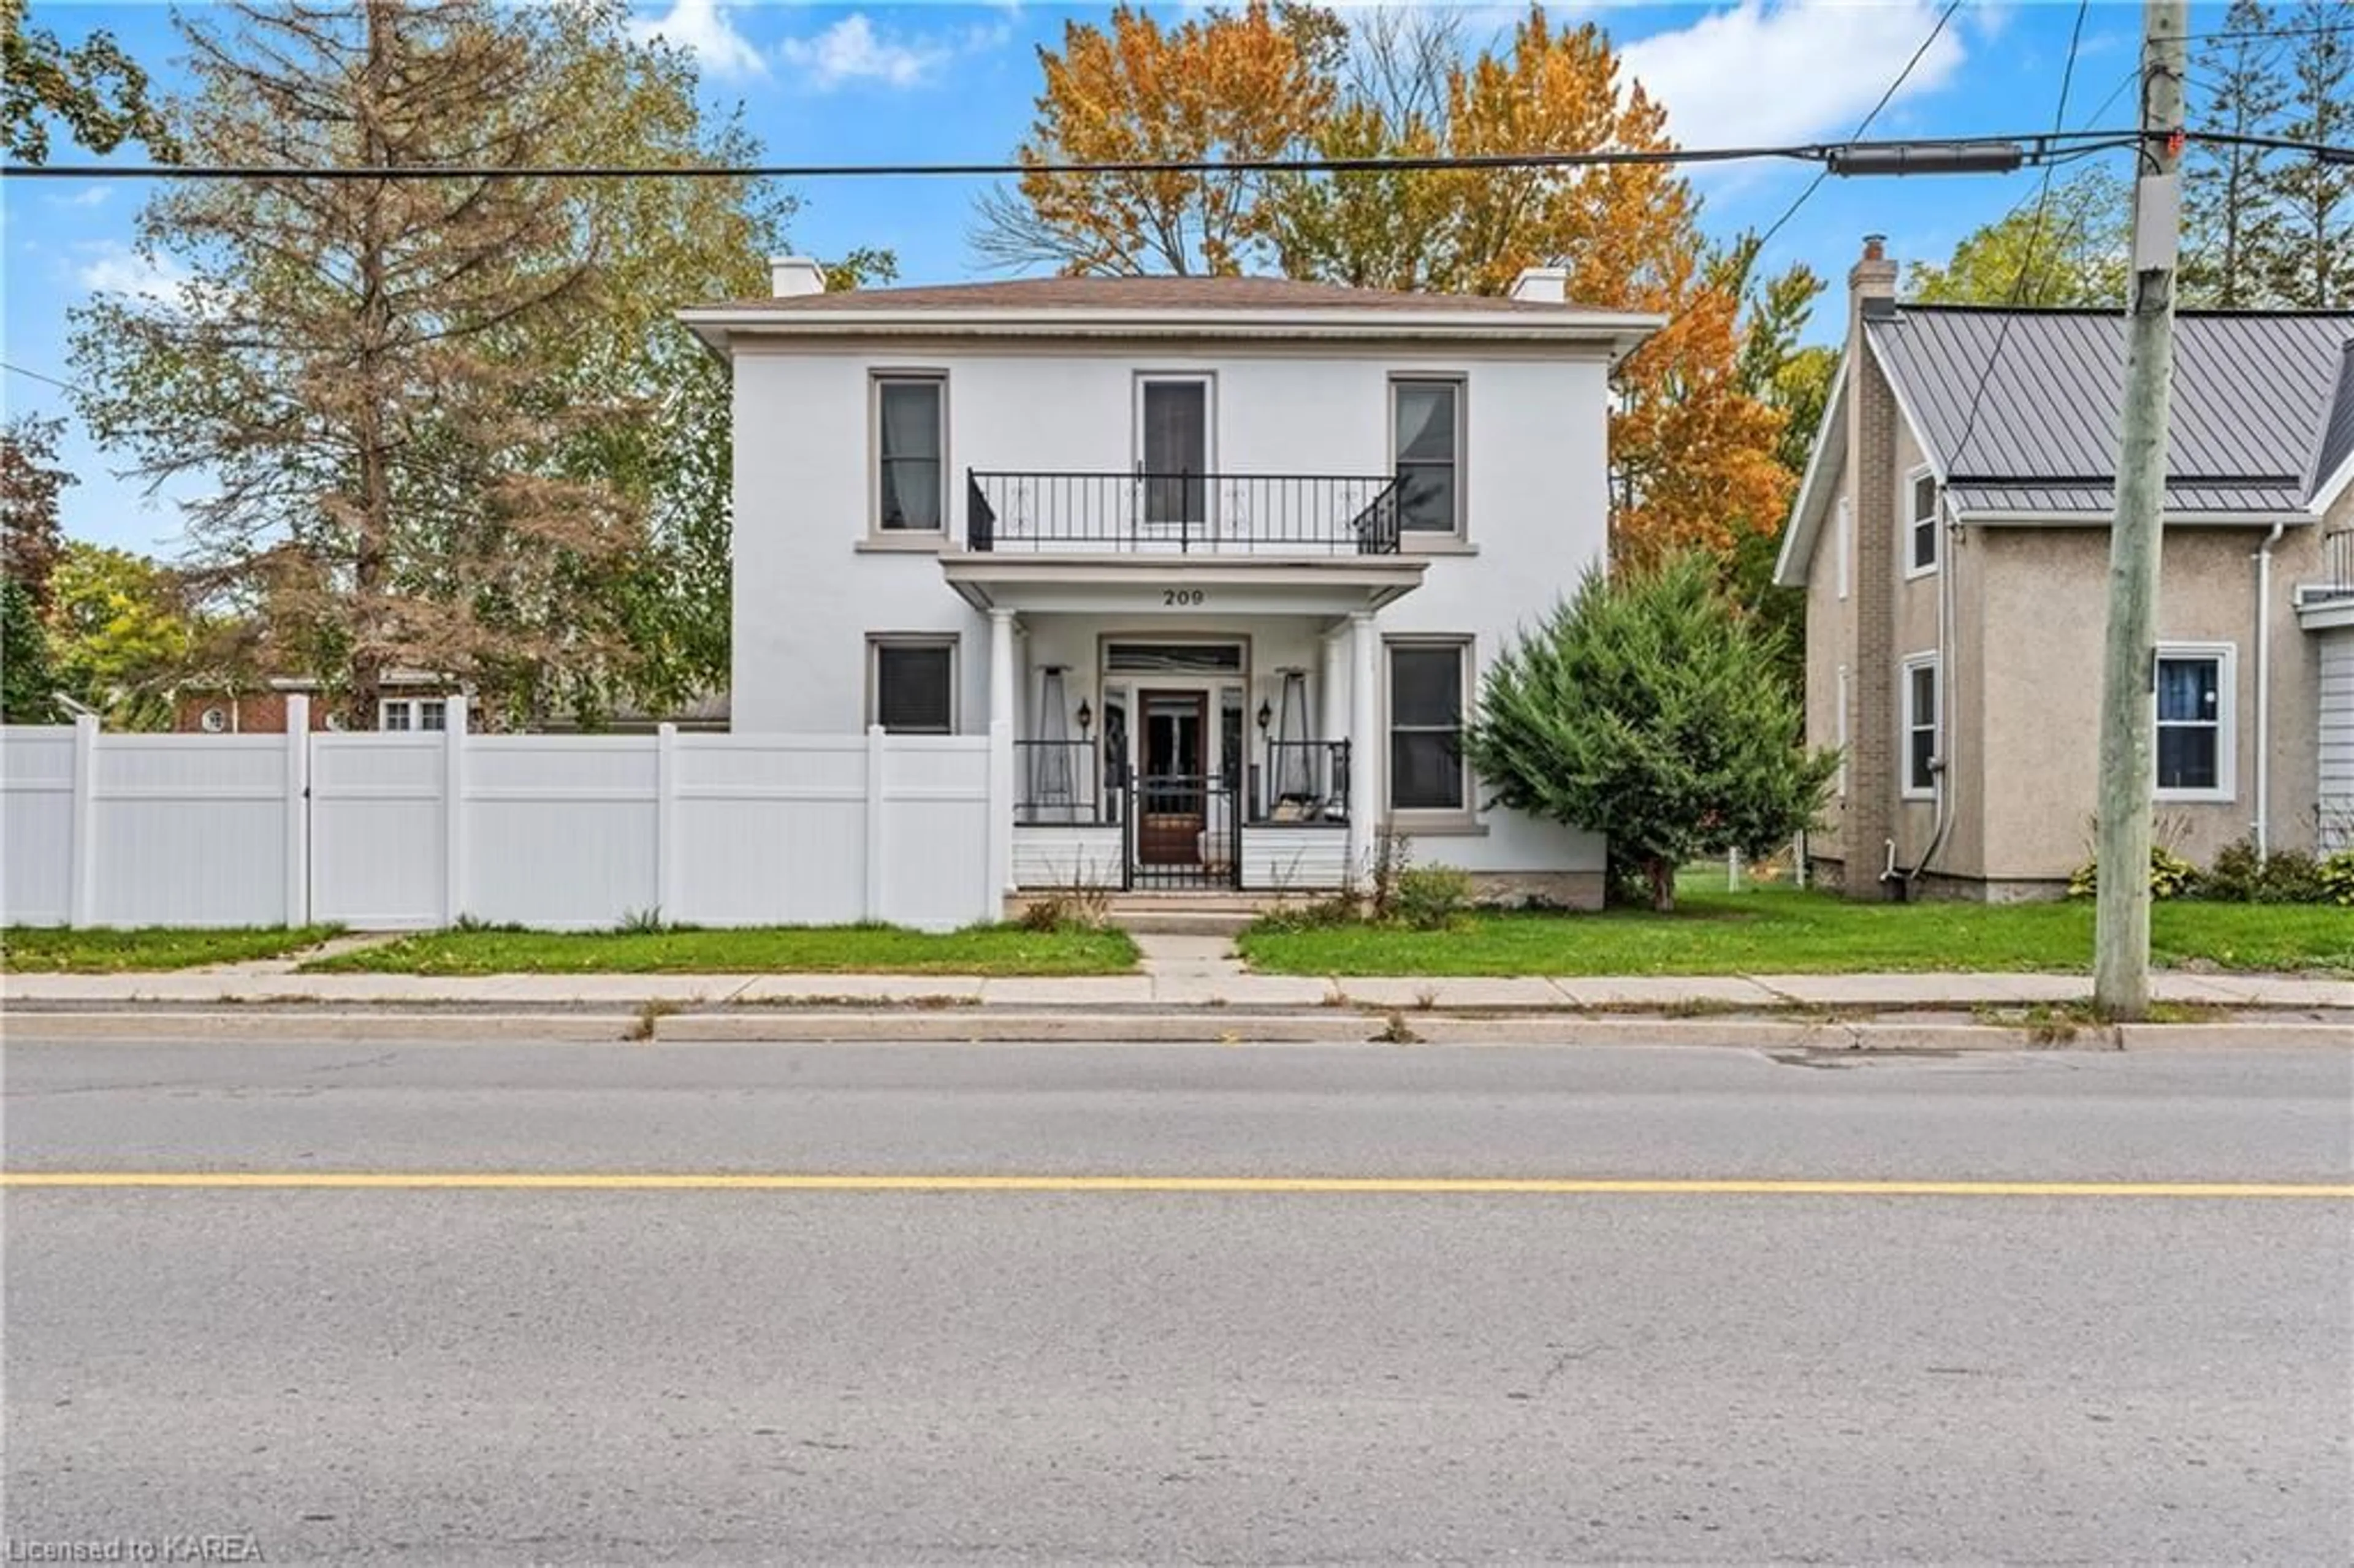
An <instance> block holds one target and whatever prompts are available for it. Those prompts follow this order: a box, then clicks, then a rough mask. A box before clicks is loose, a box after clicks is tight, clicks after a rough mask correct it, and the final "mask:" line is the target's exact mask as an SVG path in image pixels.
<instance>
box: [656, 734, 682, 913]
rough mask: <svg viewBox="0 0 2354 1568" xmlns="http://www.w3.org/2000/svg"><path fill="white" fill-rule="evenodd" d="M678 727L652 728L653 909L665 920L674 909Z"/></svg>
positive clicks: (676, 911) (676, 849) (675, 895)
mask: <svg viewBox="0 0 2354 1568" xmlns="http://www.w3.org/2000/svg"><path fill="white" fill-rule="evenodd" d="M678 889H679V875H678V726H676V725H674V724H663V725H657V726H654V907H655V908H656V909H658V910H659V911H660V912H661V914H662V917H663V919H665V920H676V919H678V918H680V910H679V906H678V903H679V900H678Z"/></svg>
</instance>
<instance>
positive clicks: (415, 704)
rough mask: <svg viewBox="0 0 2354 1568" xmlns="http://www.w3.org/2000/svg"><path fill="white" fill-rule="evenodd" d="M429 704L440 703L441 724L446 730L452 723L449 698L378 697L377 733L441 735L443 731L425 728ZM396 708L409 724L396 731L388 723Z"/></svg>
mask: <svg viewBox="0 0 2354 1568" xmlns="http://www.w3.org/2000/svg"><path fill="white" fill-rule="evenodd" d="M427 703H438V704H439V705H440V708H441V723H442V726H443V727H444V728H446V727H447V726H448V725H449V722H450V699H449V698H447V697H378V698H377V699H376V730H377V733H379V734H387V733H388V734H392V735H440V734H441V733H442V732H441V730H439V729H427V728H426V727H425V705H426V704H427ZM395 708H398V709H399V710H400V712H401V715H402V716H403V717H405V718H406V719H407V720H408V723H406V724H404V725H403V726H400V727H399V728H398V729H394V728H393V726H391V725H390V724H388V723H387V722H386V721H387V716H388V715H390V714H391V713H392V711H393V710H394V709H395Z"/></svg>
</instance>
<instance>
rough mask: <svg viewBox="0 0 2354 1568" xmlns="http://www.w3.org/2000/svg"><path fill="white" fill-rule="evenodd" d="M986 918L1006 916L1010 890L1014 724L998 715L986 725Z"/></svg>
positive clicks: (1011, 890) (1011, 888) (1011, 874)
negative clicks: (987, 811)
mask: <svg viewBox="0 0 2354 1568" xmlns="http://www.w3.org/2000/svg"><path fill="white" fill-rule="evenodd" d="M989 888H990V909H989V914H988V918H990V919H991V920H1002V919H1003V918H1004V917H1005V900H1006V897H1007V895H1010V894H1012V893H1013V726H1012V725H1010V724H1008V723H1006V722H1005V721H1004V720H1003V719H999V720H997V721H995V722H994V723H992V724H991V726H989Z"/></svg>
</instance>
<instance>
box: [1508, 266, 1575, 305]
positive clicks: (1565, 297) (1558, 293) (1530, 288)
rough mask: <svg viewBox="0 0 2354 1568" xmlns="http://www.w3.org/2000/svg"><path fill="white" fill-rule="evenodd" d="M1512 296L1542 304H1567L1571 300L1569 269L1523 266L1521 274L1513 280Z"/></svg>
mask: <svg viewBox="0 0 2354 1568" xmlns="http://www.w3.org/2000/svg"><path fill="white" fill-rule="evenodd" d="M1512 298H1514V299H1516V300H1531V301H1533V302H1536V303H1538V304H1541V305H1565V304H1567V303H1568V302H1569V269H1568V268H1566V267H1523V268H1522V269H1521V275H1520V276H1519V277H1517V278H1515V279H1513V280H1512Z"/></svg>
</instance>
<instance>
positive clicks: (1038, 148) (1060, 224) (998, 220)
mask: <svg viewBox="0 0 2354 1568" xmlns="http://www.w3.org/2000/svg"><path fill="white" fill-rule="evenodd" d="M1345 37H1346V29H1345V28H1344V27H1343V26H1341V23H1340V21H1339V20H1338V19H1337V18H1335V17H1334V16H1331V13H1329V12H1325V11H1321V10H1319V9H1317V8H1315V7H1313V6H1310V5H1296V4H1291V3H1289V0H1281V3H1278V4H1277V5H1267V3H1266V0H1251V3H1250V4H1249V5H1246V6H1245V7H1244V8H1243V9H1242V10H1240V11H1220V10H1212V11H1210V12H1207V13H1206V14H1204V15H1203V16H1197V17H1194V18H1193V19H1192V20H1189V21H1187V22H1185V23H1184V24H1183V25H1182V26H1177V27H1174V28H1169V29H1164V28H1163V27H1162V26H1161V24H1159V23H1158V22H1156V21H1154V20H1153V19H1152V18H1151V17H1150V16H1148V15H1146V14H1145V13H1144V12H1143V11H1141V10H1138V9H1134V8H1131V7H1129V6H1127V5H1121V6H1119V7H1117V8H1115V9H1114V10H1113V12H1112V13H1111V16H1110V18H1109V21H1108V31H1107V30H1106V29H1104V28H1098V27H1097V26H1093V25H1092V24H1088V23H1082V22H1069V23H1066V24H1065V25H1064V28H1063V49H1062V52H1061V53H1059V54H1057V53H1055V51H1054V50H1052V49H1049V48H1045V47H1044V46H1043V45H1042V46H1041V47H1040V48H1039V50H1038V62H1039V65H1040V66H1041V68H1042V69H1044V72H1045V77H1046V85H1045V90H1044V92H1042V93H1040V94H1039V96H1038V118H1037V120H1036V122H1034V123H1033V125H1032V126H1031V128H1030V135H1029V137H1028V139H1027V140H1025V141H1024V142H1023V143H1022V146H1021V148H1020V150H1019V154H1018V155H1019V158H1020V161H1021V162H1023V164H1031V165H1034V167H1033V169H1032V171H1031V172H1030V173H1027V174H1025V175H1023V176H1022V178H1021V180H1020V181H1019V182H1018V184H1017V185H1016V186H1015V187H1014V189H1013V191H1011V192H1008V191H1004V190H999V191H995V192H992V193H991V194H990V195H988V196H984V197H983V198H982V199H981V211H980V222H979V224H978V226H977V227H976V228H975V230H974V233H973V243H974V245H975V247H976V248H977V249H979V250H980V251H981V254H982V255H983V256H985V257H987V258H988V259H989V260H991V261H994V262H997V263H999V264H1002V265H1006V266H1011V267H1029V266H1038V265H1047V266H1052V267H1054V268H1055V270H1058V271H1062V272H1066V273H1071V274H1080V273H1098V274H1108V275H1112V276H1127V277H1135V276H1141V275H1149V274H1165V273H1178V274H1196V273H1211V274H1222V273H1234V272H1239V271H1242V270H1244V266H1243V262H1244V259H1245V255H1246V251H1248V250H1249V249H1251V247H1252V246H1253V245H1254V244H1255V243H1256V242H1257V236H1258V231H1259V228H1260V226H1261V224H1262V223H1263V221H1264V218H1263V212H1264V207H1265V186H1266V180H1265V177H1264V176H1263V175H1256V174H1234V175H1200V174H1188V173H1166V174H1156V173H1144V174H1115V175H1053V174H1047V173H1045V172H1044V171H1043V170H1042V169H1039V168H1037V167H1035V165H1041V164H1069V163H1084V164H1106V163H1137V162H1186V161H1200V160H1216V161H1219V162H1249V161H1252V160H1255V159H1267V158H1276V157H1280V156H1282V155H1283V154H1286V153H1287V152H1289V151H1290V150H1291V149H1292V148H1294V147H1296V146H1298V145H1299V143H1301V141H1302V140H1303V139H1304V138H1305V137H1306V136H1307V135H1308V134H1309V132H1310V131H1312V130H1313V129H1314V127H1315V126H1316V125H1317V124H1318V123H1319V122H1320V121H1321V119H1322V118H1323V116H1324V115H1325V114H1326V113H1327V112H1329V111H1330V110H1331V106H1332V97H1333V69H1334V66H1335V63H1336V61H1337V59H1338V58H1339V53H1340V50H1341V45H1342V41H1343V39H1344V38H1345Z"/></svg>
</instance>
